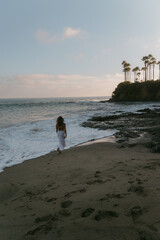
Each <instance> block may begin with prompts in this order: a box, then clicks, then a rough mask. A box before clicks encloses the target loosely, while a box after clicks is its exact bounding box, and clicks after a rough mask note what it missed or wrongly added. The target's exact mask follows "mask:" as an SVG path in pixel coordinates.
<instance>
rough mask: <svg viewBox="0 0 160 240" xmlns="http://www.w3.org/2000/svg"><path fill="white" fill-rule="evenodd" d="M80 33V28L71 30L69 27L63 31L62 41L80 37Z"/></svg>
mask: <svg viewBox="0 0 160 240" xmlns="http://www.w3.org/2000/svg"><path fill="white" fill-rule="evenodd" d="M82 32H83V31H82V30H81V29H80V28H78V29H74V28H71V27H67V28H65V29H64V32H63V35H62V39H67V38H73V37H76V36H79V35H82Z"/></svg>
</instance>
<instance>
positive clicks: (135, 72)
mask: <svg viewBox="0 0 160 240" xmlns="http://www.w3.org/2000/svg"><path fill="white" fill-rule="evenodd" d="M138 71H140V68H139V67H135V68H133V69H132V72H134V81H135V82H136V80H137V72H138Z"/></svg>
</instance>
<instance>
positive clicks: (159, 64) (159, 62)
mask: <svg viewBox="0 0 160 240" xmlns="http://www.w3.org/2000/svg"><path fill="white" fill-rule="evenodd" d="M157 64H158V66H159V80H160V61H158V62H157Z"/></svg>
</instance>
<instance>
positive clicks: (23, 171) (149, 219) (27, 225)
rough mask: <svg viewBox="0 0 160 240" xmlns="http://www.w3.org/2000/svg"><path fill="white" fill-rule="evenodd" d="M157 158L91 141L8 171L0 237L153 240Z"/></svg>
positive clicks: (138, 148) (0, 189) (159, 171)
mask: <svg viewBox="0 0 160 240" xmlns="http://www.w3.org/2000/svg"><path fill="white" fill-rule="evenodd" d="M159 159H160V154H159V153H151V152H150V151H149V149H148V148H146V147H145V146H144V144H143V143H139V142H137V144H136V145H135V144H133V145H128V146H127V147H124V146H123V144H121V143H113V142H96V143H94V144H87V145H83V146H77V147H73V148H70V149H66V150H64V152H62V154H58V153H56V152H55V151H54V152H50V153H48V154H46V155H44V156H41V157H38V158H34V159H32V160H30V161H25V162H23V163H22V164H18V165H14V166H13V167H9V168H6V169H5V171H3V172H2V173H0V235H1V238H2V239H3V240H11V239H12V240H22V239H24V240H33V239H34V240H44V239H45V240H50V239H56V240H68V239H70V240H75V239H80V240H85V239H88V237H89V239H91V240H95V239H101V240H106V239H110V240H114V239H119V240H124V239H130V236H131V235H132V239H133V240H137V239H142V238H143V239H153V240H158V239H159V236H160V222H159V209H160V203H159V197H160V188H159V178H160V177H159V176H160V162H159Z"/></svg>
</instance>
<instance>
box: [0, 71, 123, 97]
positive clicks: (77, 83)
mask: <svg viewBox="0 0 160 240" xmlns="http://www.w3.org/2000/svg"><path fill="white" fill-rule="evenodd" d="M122 81H123V74H120V73H117V74H114V75H111V74H106V75H103V76H92V75H80V74H74V75H52V74H51V75H47V74H30V75H15V76H10V77H0V96H1V98H3V97H4V98H34V97H37V98H40V97H80V96H81V97H84V96H111V94H112V92H113V91H114V89H115V87H116V86H117V84H118V83H120V82H122Z"/></svg>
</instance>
